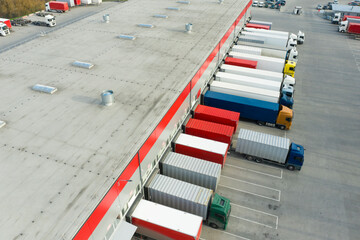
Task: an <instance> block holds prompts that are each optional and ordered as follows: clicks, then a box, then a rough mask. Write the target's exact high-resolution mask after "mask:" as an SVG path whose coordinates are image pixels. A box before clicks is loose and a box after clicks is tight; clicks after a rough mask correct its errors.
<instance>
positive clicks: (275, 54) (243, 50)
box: [232, 45, 298, 62]
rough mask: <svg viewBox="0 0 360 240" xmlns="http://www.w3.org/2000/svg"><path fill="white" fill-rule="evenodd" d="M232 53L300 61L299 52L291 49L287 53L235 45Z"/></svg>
mask: <svg viewBox="0 0 360 240" xmlns="http://www.w3.org/2000/svg"><path fill="white" fill-rule="evenodd" d="M232 51H234V52H239V53H246V54H252V55H258V56H264V57H273V58H280V59H285V60H290V61H295V62H297V60H298V51H297V50H296V49H290V50H288V51H285V50H278V49H271V48H260V47H252V46H246V45H235V46H233V47H232Z"/></svg>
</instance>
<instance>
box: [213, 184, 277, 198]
mask: <svg viewBox="0 0 360 240" xmlns="http://www.w3.org/2000/svg"><path fill="white" fill-rule="evenodd" d="M218 186H221V187H225V188H229V189H231V190H234V191H238V192H243V193H248V194H251V195H254V196H258V197H262V198H266V199H270V200H274V201H277V202H280V199H275V198H271V197H267V196H264V195H260V194H256V193H252V192H248V191H244V190H241V189H237V188H233V187H228V186H225V185H222V184H219V185H218ZM279 197H280V196H279Z"/></svg>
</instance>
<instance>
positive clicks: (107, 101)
mask: <svg viewBox="0 0 360 240" xmlns="http://www.w3.org/2000/svg"><path fill="white" fill-rule="evenodd" d="M114 102H115V99H114V92H113V91H112V90H106V91H103V92H102V93H101V103H102V104H103V105H105V106H111V105H113V103H114Z"/></svg>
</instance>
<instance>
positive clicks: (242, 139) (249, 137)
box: [236, 129, 291, 164]
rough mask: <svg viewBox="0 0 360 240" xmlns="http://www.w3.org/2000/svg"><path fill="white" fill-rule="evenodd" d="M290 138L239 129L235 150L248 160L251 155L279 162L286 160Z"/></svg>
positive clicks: (282, 162)
mask: <svg viewBox="0 0 360 240" xmlns="http://www.w3.org/2000/svg"><path fill="white" fill-rule="evenodd" d="M290 145H291V142H290V139H288V138H283V137H278V136H274V135H270V134H266V133H260V132H255V131H251V130H247V129H240V131H239V135H238V138H237V144H236V152H239V153H242V154H245V155H246V156H248V159H249V158H250V159H249V160H252V157H253V156H256V157H258V158H263V159H269V160H271V161H275V162H278V163H281V164H284V163H285V162H286V158H287V155H288V152H289V149H290Z"/></svg>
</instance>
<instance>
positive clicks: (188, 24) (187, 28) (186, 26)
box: [185, 23, 193, 33]
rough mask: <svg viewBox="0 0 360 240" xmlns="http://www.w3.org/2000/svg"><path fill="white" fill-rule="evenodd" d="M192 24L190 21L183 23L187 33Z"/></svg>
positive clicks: (189, 31)
mask: <svg viewBox="0 0 360 240" xmlns="http://www.w3.org/2000/svg"><path fill="white" fill-rule="evenodd" d="M192 26H193V25H192V23H187V24H185V30H186V32H187V33H191V30H192Z"/></svg>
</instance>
